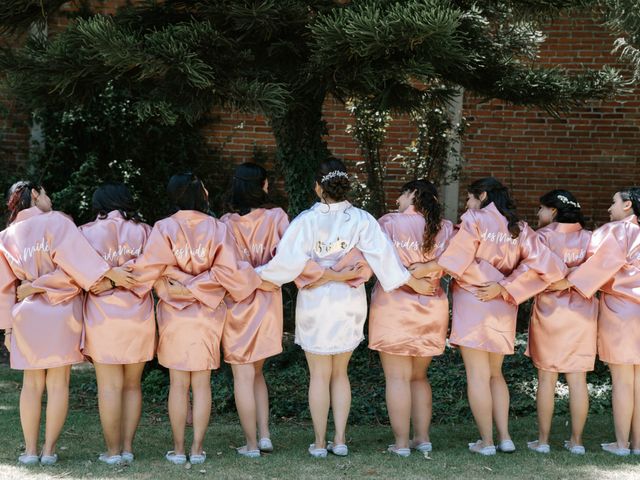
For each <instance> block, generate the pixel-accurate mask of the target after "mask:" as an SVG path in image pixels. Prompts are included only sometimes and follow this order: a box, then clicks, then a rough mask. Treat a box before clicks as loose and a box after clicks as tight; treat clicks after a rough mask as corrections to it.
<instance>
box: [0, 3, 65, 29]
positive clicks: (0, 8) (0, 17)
mask: <svg viewBox="0 0 640 480" xmlns="http://www.w3.org/2000/svg"><path fill="white" fill-rule="evenodd" d="M65 3H68V0H2V1H1V2H0V33H15V32H19V31H25V30H27V29H29V27H31V25H32V24H33V23H36V22H38V21H40V22H43V23H46V21H47V18H48V17H50V16H51V15H52V14H53V13H55V12H57V11H58V10H60V7H62V5H64V4H65Z"/></svg>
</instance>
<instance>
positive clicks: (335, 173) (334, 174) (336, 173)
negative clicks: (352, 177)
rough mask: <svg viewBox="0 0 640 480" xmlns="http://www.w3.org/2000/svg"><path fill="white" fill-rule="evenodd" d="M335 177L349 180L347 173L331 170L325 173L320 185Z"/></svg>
mask: <svg viewBox="0 0 640 480" xmlns="http://www.w3.org/2000/svg"><path fill="white" fill-rule="evenodd" d="M335 177H344V178H349V175H347V172H342V171H340V170H333V171H331V172H329V173H327V174H326V175H325V176H324V177H322V179H320V183H324V182H326V181H327V180H331V179H332V178H335Z"/></svg>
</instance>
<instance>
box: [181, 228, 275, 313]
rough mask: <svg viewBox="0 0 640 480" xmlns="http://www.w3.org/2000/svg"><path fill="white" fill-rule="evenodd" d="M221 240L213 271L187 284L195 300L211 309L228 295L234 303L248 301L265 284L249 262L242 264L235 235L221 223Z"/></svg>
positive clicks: (214, 254) (216, 245)
mask: <svg viewBox="0 0 640 480" xmlns="http://www.w3.org/2000/svg"><path fill="white" fill-rule="evenodd" d="M218 228H219V235H220V241H218V242H216V244H215V246H214V248H215V251H214V253H213V255H212V258H213V264H212V267H211V269H209V270H207V271H205V272H202V273H201V274H199V275H196V276H194V277H192V278H191V279H190V280H187V281H186V282H185V283H184V286H185V287H186V288H188V289H189V290H190V291H191V293H192V294H193V296H194V297H196V298H197V299H198V300H199V301H200V302H202V303H203V304H205V305H207V306H209V307H210V308H217V307H218V305H219V304H220V302H221V301H222V299H223V298H224V296H225V294H226V292H229V295H231V298H233V300H234V301H236V302H240V301H242V300H244V299H245V298H247V297H248V296H249V295H251V293H253V291H254V290H255V289H256V288H258V286H259V285H260V284H261V283H262V279H261V278H260V276H258V274H257V273H256V272H255V270H254V269H253V267H252V266H251V265H250V264H249V263H248V262H244V261H243V262H239V261H238V257H237V255H236V249H237V247H236V244H235V240H234V239H233V236H232V235H231V232H230V231H229V229H228V228H227V226H226V225H224V224H223V223H222V222H218Z"/></svg>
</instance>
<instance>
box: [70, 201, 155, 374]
mask: <svg viewBox="0 0 640 480" xmlns="http://www.w3.org/2000/svg"><path fill="white" fill-rule="evenodd" d="M80 231H81V232H82V234H83V235H84V236H85V238H86V239H87V240H88V242H89V243H90V244H91V246H92V247H93V248H94V249H95V250H96V252H98V253H99V254H100V255H101V256H102V258H103V259H104V260H105V261H106V262H107V263H108V264H109V265H110V266H111V267H121V266H126V265H131V264H132V263H133V260H134V259H135V258H137V257H138V255H140V254H141V253H142V251H143V249H144V245H145V244H146V243H147V239H148V238H149V234H150V233H151V227H149V225H146V224H144V223H135V222H132V221H129V220H125V219H124V217H123V216H122V214H121V213H120V212H118V211H117V210H114V211H113V212H109V214H108V216H107V217H106V218H103V219H100V218H98V219H96V220H95V221H94V222H91V223H87V224H86V225H83V226H82V227H80ZM155 343H156V318H155V315H154V312H153V298H152V297H151V294H150V293H145V294H142V296H141V297H139V296H138V295H136V294H135V293H134V292H133V291H131V290H127V289H125V288H114V289H112V290H107V291H106V292H103V293H101V294H100V295H93V294H92V293H90V292H89V293H87V294H86V296H85V301H84V348H83V353H84V354H85V355H86V356H88V357H90V358H91V359H92V360H93V361H95V362H98V363H108V364H116V365H124V364H131V363H140V362H147V361H149V360H151V359H153V355H154V353H155Z"/></svg>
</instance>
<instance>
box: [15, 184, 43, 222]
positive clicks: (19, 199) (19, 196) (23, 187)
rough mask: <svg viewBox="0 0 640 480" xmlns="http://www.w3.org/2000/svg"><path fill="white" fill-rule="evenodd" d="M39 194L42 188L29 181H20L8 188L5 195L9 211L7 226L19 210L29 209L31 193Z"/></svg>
mask: <svg viewBox="0 0 640 480" xmlns="http://www.w3.org/2000/svg"><path fill="white" fill-rule="evenodd" d="M32 190H36V191H37V192H40V191H41V190H42V186H41V185H38V184H37V183H35V182H31V181H29V180H20V181H19V182H16V183H14V184H13V185H11V188H9V193H7V199H8V200H7V210H8V211H9V220H8V222H7V224H11V223H12V222H13V221H14V220H15V219H16V217H17V216H18V213H19V212H20V211H21V210H25V209H27V208H30V207H31V191H32Z"/></svg>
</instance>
